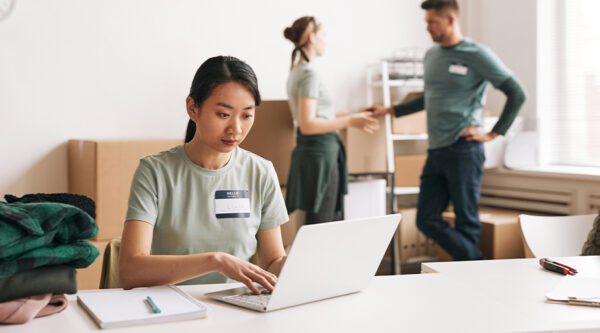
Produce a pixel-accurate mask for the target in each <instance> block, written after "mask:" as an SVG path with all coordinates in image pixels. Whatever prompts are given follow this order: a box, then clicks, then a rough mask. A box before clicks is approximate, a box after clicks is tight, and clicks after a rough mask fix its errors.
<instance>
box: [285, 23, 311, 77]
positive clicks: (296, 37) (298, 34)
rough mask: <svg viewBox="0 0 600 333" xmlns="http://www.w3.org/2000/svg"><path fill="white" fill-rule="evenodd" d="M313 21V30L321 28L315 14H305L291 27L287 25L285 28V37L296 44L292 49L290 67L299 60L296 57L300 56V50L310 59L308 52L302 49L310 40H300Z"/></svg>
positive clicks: (302, 54)
mask: <svg viewBox="0 0 600 333" xmlns="http://www.w3.org/2000/svg"><path fill="white" fill-rule="evenodd" d="M311 23H312V27H313V30H312V31H313V32H317V31H318V30H319V25H318V24H317V20H316V19H315V17H314V16H303V17H301V18H299V19H297V20H296V21H294V23H293V24H292V26H291V27H287V28H285V30H283V37H285V38H287V39H288V40H289V41H291V42H292V43H294V46H295V47H294V50H293V51H292V65H291V66H290V69H293V68H294V64H295V63H296V60H297V59H296V58H297V57H298V52H300V55H301V56H302V57H303V58H304V60H306V61H310V60H309V59H308V57H307V56H306V53H304V51H303V50H302V48H303V47H304V46H306V44H307V43H308V42H304V43H302V44H300V42H301V41H302V36H303V35H304V32H305V31H306V29H308V27H309V26H310V24H311Z"/></svg>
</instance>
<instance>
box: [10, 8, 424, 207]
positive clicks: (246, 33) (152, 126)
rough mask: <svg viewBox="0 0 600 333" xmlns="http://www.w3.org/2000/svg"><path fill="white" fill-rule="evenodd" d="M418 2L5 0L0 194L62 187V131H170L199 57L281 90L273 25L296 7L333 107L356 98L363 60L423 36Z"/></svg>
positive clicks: (266, 88) (284, 50) (70, 134)
mask: <svg viewBox="0 0 600 333" xmlns="http://www.w3.org/2000/svg"><path fill="white" fill-rule="evenodd" d="M420 2H421V1H420V0H405V1H396V0H378V1H375V2H373V1H342V0H332V1H321V0H305V1H287V0H286V1H267V0H257V1H244V0H221V1H196V0H178V1H169V0H128V1H119V0H104V1H84V0H52V1H47V0H29V1H23V0H21V1H17V3H16V7H15V10H14V12H13V13H12V14H11V16H9V17H8V18H7V19H6V20H4V21H1V22H0V147H1V148H0V154H1V155H0V156H2V157H1V164H0V165H1V169H0V170H1V172H0V195H2V196H3V195H4V194H7V193H11V194H16V195H22V194H25V193H35V192H61V191H66V190H67V169H66V168H67V164H66V159H67V156H66V141H67V140H68V139H71V138H78V139H90V138H92V139H112V138H150V137H177V138H178V137H182V136H183V134H184V129H185V125H186V123H187V116H186V114H185V109H184V99H185V97H186V95H187V92H188V89H189V85H190V83H191V80H192V77H193V75H194V73H195V71H196V69H197V68H198V66H199V65H200V64H201V63H202V61H204V60H205V59H206V58H208V57H210V56H214V55H218V54H229V55H234V56H237V57H239V58H241V59H243V60H245V61H247V62H248V63H249V64H250V65H251V66H252V67H253V68H254V69H255V71H256V73H257V75H258V78H259V84H260V88H261V92H262V95H263V98H264V99H285V98H286V94H285V90H284V87H285V80H286V77H287V73H288V66H289V58H290V52H291V50H292V45H291V43H289V42H288V41H287V40H285V39H284V38H283V29H284V28H285V27H286V26H288V25H290V24H291V23H292V22H293V20H294V19H295V18H297V17H299V16H302V15H315V16H317V18H318V19H320V20H321V21H322V22H323V26H324V28H325V30H326V32H327V39H328V44H329V45H328V50H327V52H326V54H325V56H324V57H323V59H321V60H320V61H319V64H318V65H319V67H320V68H321V71H322V73H323V76H324V77H325V81H326V82H327V83H328V84H329V86H330V88H331V89H332V90H333V92H334V94H335V99H336V104H337V106H338V109H340V110H341V109H349V110H352V109H357V108H359V107H362V106H363V105H364V103H365V84H364V82H365V79H364V75H365V66H366V65H367V64H369V63H372V62H373V61H376V60H377V59H378V58H380V57H384V56H390V55H391V54H392V52H393V50H395V49H398V48H406V47H421V48H424V47H428V46H429V45H431V42H430V40H429V36H428V35H427V34H426V32H425V26H424V21H423V12H422V10H421V9H420V8H419V5H420ZM0 199H1V198H0Z"/></svg>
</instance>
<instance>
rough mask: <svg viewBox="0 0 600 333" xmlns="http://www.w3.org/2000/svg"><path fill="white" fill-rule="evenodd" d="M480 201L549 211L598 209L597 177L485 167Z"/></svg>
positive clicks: (599, 186)
mask: <svg viewBox="0 0 600 333" xmlns="http://www.w3.org/2000/svg"><path fill="white" fill-rule="evenodd" d="M480 203H481V204H482V205H485V206H494V207H501V208H512V209H517V210H525V211H533V212H540V213H546V214H551V215H583V214H593V213H598V211H599V210H600V178H599V177H597V176H581V175H561V174H556V173H543V172H529V171H518V170H509V169H491V170H485V171H484V173H483V178H482V182H481V200H480Z"/></svg>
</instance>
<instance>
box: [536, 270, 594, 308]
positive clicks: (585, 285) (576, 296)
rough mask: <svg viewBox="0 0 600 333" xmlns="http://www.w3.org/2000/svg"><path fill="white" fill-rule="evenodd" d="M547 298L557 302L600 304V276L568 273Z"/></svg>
mask: <svg viewBox="0 0 600 333" xmlns="http://www.w3.org/2000/svg"><path fill="white" fill-rule="evenodd" d="M546 298H547V299H548V300H549V301H552V302H556V303H565V304H573V305H588V306H600V278H599V277H589V276H568V275H567V276H565V277H563V278H562V279H561V280H560V282H559V283H558V285H556V287H555V288H554V289H553V290H552V291H551V292H549V293H548V294H546Z"/></svg>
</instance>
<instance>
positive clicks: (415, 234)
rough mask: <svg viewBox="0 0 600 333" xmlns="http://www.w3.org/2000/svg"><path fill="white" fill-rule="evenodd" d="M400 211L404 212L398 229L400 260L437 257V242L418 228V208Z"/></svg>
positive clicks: (400, 211) (407, 260)
mask: <svg viewBox="0 0 600 333" xmlns="http://www.w3.org/2000/svg"><path fill="white" fill-rule="evenodd" d="M398 212H399V213H400V214H402V222H401V223H400V227H399V228H398V230H397V231H396V233H397V239H398V242H399V244H398V258H400V261H401V262H409V261H411V260H414V259H417V258H424V257H435V256H436V255H437V244H435V242H433V241H432V240H431V239H429V238H427V237H426V236H425V235H424V234H423V233H421V232H420V231H419V229H418V228H417V209H416V208H403V209H400V210H399V211H398Z"/></svg>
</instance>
